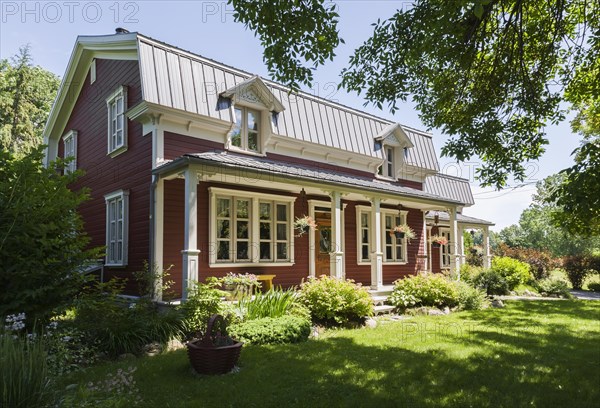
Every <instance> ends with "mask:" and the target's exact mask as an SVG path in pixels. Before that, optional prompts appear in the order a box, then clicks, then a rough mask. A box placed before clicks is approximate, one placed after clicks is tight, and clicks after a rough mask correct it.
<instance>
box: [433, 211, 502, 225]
mask: <svg viewBox="0 0 600 408" xmlns="http://www.w3.org/2000/svg"><path fill="white" fill-rule="evenodd" d="M436 215H437V216H439V219H440V221H448V222H450V215H448V213H447V212H445V211H428V212H427V214H426V215H425V218H427V219H428V220H433V218H434V217H435V216H436ZM456 221H458V222H459V223H460V224H472V225H487V226H492V225H496V224H494V223H493V222H490V221H486V220H482V219H480V218H475V217H469V216H467V215H463V214H461V213H457V214H456Z"/></svg>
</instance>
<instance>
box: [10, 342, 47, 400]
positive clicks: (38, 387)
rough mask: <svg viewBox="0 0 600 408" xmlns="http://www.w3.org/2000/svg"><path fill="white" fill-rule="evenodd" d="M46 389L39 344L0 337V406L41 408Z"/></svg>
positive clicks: (40, 343)
mask: <svg viewBox="0 0 600 408" xmlns="http://www.w3.org/2000/svg"><path fill="white" fill-rule="evenodd" d="M48 385H49V381H48V367H47V364H46V351H45V350H44V346H43V342H42V341H41V340H40V339H33V340H27V339H25V338H21V337H17V338H13V336H12V335H9V334H0V406H2V407H39V406H44V401H45V400H46V398H47V396H48Z"/></svg>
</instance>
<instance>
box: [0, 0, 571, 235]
mask: <svg viewBox="0 0 600 408" xmlns="http://www.w3.org/2000/svg"><path fill="white" fill-rule="evenodd" d="M409 5H410V2H403V1H390V0H386V1H359V0H345V1H340V2H338V7H339V13H340V25H339V28H340V31H341V36H342V38H344V40H345V41H346V44H345V45H341V46H340V47H339V48H338V50H337V54H338V55H337V57H336V58H335V60H334V61H332V62H330V63H328V64H327V65H325V66H324V67H321V68H320V69H319V70H318V71H317V73H316V75H315V84H314V86H313V88H312V89H305V90H306V91H308V92H311V93H314V94H317V95H319V96H322V97H327V98H329V99H332V100H336V101H338V102H341V103H343V104H345V105H348V106H352V107H355V108H359V109H364V110H366V111H368V112H371V113H374V114H377V115H379V116H383V117H387V118H390V119H394V120H396V121H398V122H400V123H403V124H406V125H409V126H412V127H416V128H419V129H426V128H425V127H424V126H423V124H422V123H421V121H420V120H419V117H418V114H417V112H416V110H415V109H414V107H413V105H412V104H411V103H410V102H407V103H405V104H403V105H402V108H401V109H400V110H399V111H398V112H396V114H395V115H392V114H391V113H389V112H387V111H379V110H377V109H376V108H373V107H371V106H367V107H363V104H364V100H363V99H362V98H361V97H360V96H358V95H356V94H348V93H346V92H344V91H343V90H337V84H338V82H339V73H340V71H341V69H342V68H343V67H344V66H345V65H346V64H347V62H348V57H349V56H350V55H351V53H352V50H354V49H355V48H356V47H357V46H359V45H360V44H362V42H363V41H364V40H365V39H366V38H368V36H369V35H370V33H371V31H372V27H371V23H373V22H375V21H376V20H377V19H378V18H382V19H384V18H387V17H389V16H391V15H392V14H393V13H394V11H395V10H396V9H401V8H404V7H409ZM116 27H124V28H126V29H128V30H130V31H139V32H141V33H143V34H145V35H147V36H150V37H153V38H156V39H158V40H161V41H164V42H167V43H170V44H173V45H176V46H178V47H180V48H183V49H186V50H189V51H192V52H194V53H198V54H201V55H204V56H206V57H209V58H213V59H215V60H217V61H221V62H224V63H226V64H230V65H233V66H235V67H238V68H240V69H244V70H246V71H249V72H253V73H256V74H259V75H261V76H264V77H268V74H267V70H266V68H265V65H264V63H263V61H262V48H261V46H260V42H259V41H258V39H257V38H255V37H254V35H253V33H252V32H250V31H246V30H245V29H244V27H243V25H241V24H238V23H235V22H234V20H233V15H232V9H231V7H229V6H227V2H226V1H158V0H155V1H121V2H117V1H56V2H54V1H29V2H23V1H5V0H0V58H9V57H11V56H12V55H14V54H15V53H17V51H18V49H19V46H21V45H23V44H27V43H29V44H31V46H32V54H33V57H34V62H35V63H36V64H37V65H41V66H42V67H44V68H46V69H48V70H50V71H52V72H54V73H56V74H57V75H60V76H62V75H63V74H64V70H65V68H66V65H67V62H68V59H69V56H70V54H71V51H72V49H73V44H74V42H75V38H76V37H77V35H82V34H88V35H100V34H110V33H114V29H115V28H116ZM546 131H547V133H548V136H549V139H550V145H549V146H548V147H547V149H546V153H545V154H544V155H543V157H542V158H541V159H540V160H539V161H538V162H535V163H531V164H530V165H529V167H528V169H529V171H528V175H529V177H528V179H527V180H526V182H534V181H536V180H540V179H543V178H544V177H546V176H548V175H550V174H553V173H556V172H558V171H559V170H561V169H563V168H565V167H568V166H570V165H571V164H572V158H571V156H570V154H571V152H572V151H573V150H574V149H575V148H576V147H577V146H578V143H579V138H578V137H577V136H576V135H574V134H572V132H571V130H570V127H569V124H568V123H566V122H565V123H562V124H560V125H559V126H552V127H548V128H547V129H546ZM432 133H433V134H434V141H435V145H436V148H437V151H438V155H439V151H440V148H441V146H442V145H443V144H444V140H445V136H444V135H443V134H441V133H440V132H439V131H437V130H435V129H433V130H432ZM440 165H441V168H442V171H443V172H445V173H447V174H452V175H458V176H462V177H465V178H469V179H471V182H472V187H473V193H474V195H475V199H476V204H475V206H473V207H471V208H467V209H466V210H465V214H468V215H471V216H474V217H480V218H484V219H488V220H491V221H493V222H495V223H496V227H495V228H494V230H496V231H499V230H500V229H501V228H503V227H505V226H508V225H510V224H513V223H516V222H518V219H519V215H520V214H521V211H522V210H523V209H525V208H526V207H527V206H528V205H529V203H530V201H531V194H532V193H533V192H534V185H533V184H529V185H526V186H524V187H521V188H517V189H515V190H512V189H511V190H505V191H499V192H498V191H494V190H493V189H490V188H486V189H483V188H480V187H479V186H478V185H477V183H476V182H475V181H474V180H473V174H472V173H473V171H472V169H473V168H475V167H476V166H477V162H476V161H475V160H473V162H471V163H466V164H456V163H454V162H453V161H452V160H451V159H448V158H441V159H440Z"/></svg>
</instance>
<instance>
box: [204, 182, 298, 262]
mask: <svg viewBox="0 0 600 408" xmlns="http://www.w3.org/2000/svg"><path fill="white" fill-rule="evenodd" d="M208 190H209V197H210V202H209V232H208V233H209V236H208V242H209V246H210V250H209V264H208V265H209V267H210V268H228V267H253V266H260V267H270V266H292V265H294V263H295V262H294V235H295V234H294V202H295V201H296V197H291V196H280V195H275V194H264V193H256V192H251V191H240V190H232V189H226V188H219V187H210V188H209V189H208ZM217 198H230V199H232V200H235V199H245V200H249V201H250V211H249V213H250V225H249V230H250V241H249V242H250V245H249V247H250V260H248V261H242V262H236V261H235V253H236V251H235V249H236V248H235V239H236V238H235V235H234V233H235V229H234V228H233V226H232V225H230V234H229V235H230V244H229V250H230V253H231V254H232V255H233V256H231V257H230V259H229V260H223V261H222V260H217V249H218V247H217V222H216V221H217ZM233 202H234V201H232V203H233ZM261 202H270V203H271V205H272V207H271V220H270V222H271V223H272V225H273V226H275V227H274V228H272V229H271V231H272V236H271V244H272V249H271V255H272V257H271V260H269V261H266V260H262V261H261V260H260V241H261V240H260V219H259V206H260V203H261ZM277 204H284V205H286V207H287V218H288V220H287V224H288V228H287V233H288V237H289V238H288V240H287V241H282V240H277V228H276V224H277V223H278V222H277V219H276V216H277V215H276V208H277V207H276V206H277ZM232 211H233V205H232ZM230 215H231V217H230V219H233V216H234V215H235V214H230ZM230 222H231V221H230ZM288 241H289V246H288V258H287V259H286V260H277V259H275V257H276V255H277V243H283V242H286V243H287V242H288Z"/></svg>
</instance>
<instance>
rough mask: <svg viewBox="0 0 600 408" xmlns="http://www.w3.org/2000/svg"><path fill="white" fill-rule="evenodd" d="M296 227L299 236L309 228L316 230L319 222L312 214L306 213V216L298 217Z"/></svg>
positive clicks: (295, 222)
mask: <svg viewBox="0 0 600 408" xmlns="http://www.w3.org/2000/svg"><path fill="white" fill-rule="evenodd" d="M294 229H295V230H296V231H298V235H296V236H297V237H301V236H302V235H304V234H305V233H306V232H307V231H308V230H309V229H310V230H312V231H314V230H316V229H317V222H316V221H315V220H314V219H313V218H312V217H310V216H308V215H305V216H304V217H300V218H296V221H294Z"/></svg>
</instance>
